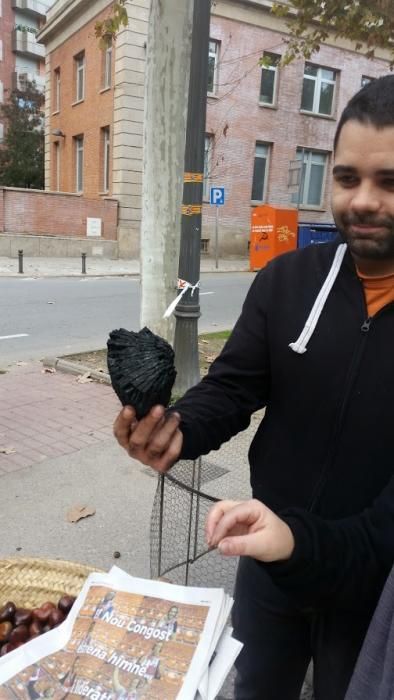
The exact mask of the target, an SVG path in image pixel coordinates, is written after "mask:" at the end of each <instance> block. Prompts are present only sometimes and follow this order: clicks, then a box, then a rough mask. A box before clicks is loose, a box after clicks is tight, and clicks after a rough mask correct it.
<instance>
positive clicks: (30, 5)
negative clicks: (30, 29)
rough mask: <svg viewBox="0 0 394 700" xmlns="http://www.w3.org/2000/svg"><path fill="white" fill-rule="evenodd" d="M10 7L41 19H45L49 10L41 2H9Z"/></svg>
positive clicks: (38, 0) (18, 0)
mask: <svg viewBox="0 0 394 700" xmlns="http://www.w3.org/2000/svg"><path fill="white" fill-rule="evenodd" d="M11 7H13V8H14V10H22V11H23V12H28V13H29V14H31V15H34V16H35V17H41V18H43V17H45V15H46V13H47V12H48V10H49V7H48V5H47V4H46V3H45V2H41V0H11Z"/></svg>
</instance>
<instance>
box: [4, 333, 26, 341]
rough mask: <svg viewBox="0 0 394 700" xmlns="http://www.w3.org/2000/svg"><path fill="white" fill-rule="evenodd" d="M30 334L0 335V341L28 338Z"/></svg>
mask: <svg viewBox="0 0 394 700" xmlns="http://www.w3.org/2000/svg"><path fill="white" fill-rule="evenodd" d="M28 337H29V334H28V333H16V334H15V335H0V340H11V339H12V338H28Z"/></svg>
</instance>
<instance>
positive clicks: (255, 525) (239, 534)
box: [205, 499, 294, 562]
mask: <svg viewBox="0 0 394 700" xmlns="http://www.w3.org/2000/svg"><path fill="white" fill-rule="evenodd" d="M205 534H206V539H207V543H208V545H209V546H211V547H215V546H217V547H218V549H219V551H220V553H221V554H226V555H228V556H248V557H253V558H254V559H259V560H260V561H264V562H273V561H281V560H285V559H289V558H290V557H291V555H292V553H293V550H294V537H293V533H292V531H291V530H290V528H289V526H288V525H287V524H286V523H285V522H284V521H283V520H281V519H280V518H278V516H277V515H275V513H273V512H272V510H269V508H267V507H266V506H265V505H264V504H263V503H261V502H260V501H257V500H255V499H252V500H250V501H219V502H218V503H216V505H214V506H213V508H211V510H210V511H209V513H208V517H207V522H206V526H205Z"/></svg>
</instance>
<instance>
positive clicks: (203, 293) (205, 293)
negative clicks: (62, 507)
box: [200, 292, 215, 297]
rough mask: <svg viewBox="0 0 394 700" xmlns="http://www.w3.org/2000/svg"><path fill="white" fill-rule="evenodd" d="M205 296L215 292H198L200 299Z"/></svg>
mask: <svg viewBox="0 0 394 700" xmlns="http://www.w3.org/2000/svg"><path fill="white" fill-rule="evenodd" d="M207 294H215V292H200V297H203V296H204V295H205V296H206V295H207Z"/></svg>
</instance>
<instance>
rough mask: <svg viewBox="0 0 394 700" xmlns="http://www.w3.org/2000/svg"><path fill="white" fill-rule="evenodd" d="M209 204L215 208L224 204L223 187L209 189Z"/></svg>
mask: <svg viewBox="0 0 394 700" xmlns="http://www.w3.org/2000/svg"><path fill="white" fill-rule="evenodd" d="M209 203H210V204H214V205H215V206H216V207H219V206H222V205H223V204H224V187H211V189H210V197H209Z"/></svg>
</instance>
